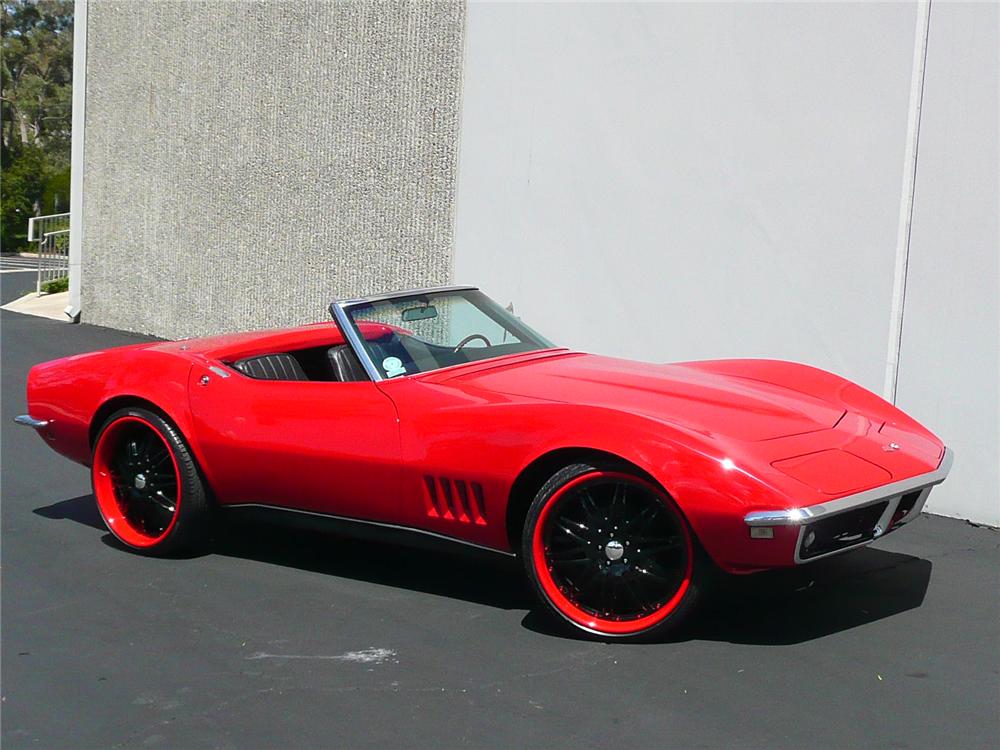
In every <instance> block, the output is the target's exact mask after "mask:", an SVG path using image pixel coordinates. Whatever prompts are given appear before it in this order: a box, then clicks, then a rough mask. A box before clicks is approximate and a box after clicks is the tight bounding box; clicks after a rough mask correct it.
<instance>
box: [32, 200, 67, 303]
mask: <svg viewBox="0 0 1000 750" xmlns="http://www.w3.org/2000/svg"><path fill="white" fill-rule="evenodd" d="M28 241H29V242H37V243H38V250H37V253H38V278H37V279H36V281H35V292H36V293H37V294H41V293H42V285H43V284H45V283H47V282H49V281H55V280H56V279H59V278H62V277H63V276H68V275H69V214H68V213H66V214H49V215H48V216H32V217H31V218H30V219H28Z"/></svg>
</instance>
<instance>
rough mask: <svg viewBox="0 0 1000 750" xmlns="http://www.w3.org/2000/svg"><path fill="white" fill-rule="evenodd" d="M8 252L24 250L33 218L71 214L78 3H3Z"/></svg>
mask: <svg viewBox="0 0 1000 750" xmlns="http://www.w3.org/2000/svg"><path fill="white" fill-rule="evenodd" d="M0 12H2V18H0V23H2V35H3V65H2V71H0V104H2V119H0V139H2V154H0V160H2V170H3V175H2V185H0V192H2V197H0V203H2V218H0V229H2V235H3V236H2V238H0V241H2V245H3V250H4V251H5V252H6V251H14V250H19V249H23V247H24V245H25V244H26V237H27V226H28V218H29V217H30V216H37V215H40V214H46V213H55V212H58V211H68V210H69V167H70V135H71V125H72V104H73V95H72V83H73V2H72V0H36V1H35V2H30V1H28V0H2V2H0Z"/></svg>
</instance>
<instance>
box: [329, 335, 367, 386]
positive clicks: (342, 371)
mask: <svg viewBox="0 0 1000 750" xmlns="http://www.w3.org/2000/svg"><path fill="white" fill-rule="evenodd" d="M326 357H327V359H328V360H330V369H331V370H332V371H333V378H334V380H339V381H340V382H341V383H351V382H355V381H358V380H368V373H366V372H365V368H364V367H362V366H361V362H359V361H358V356H357V355H356V354H355V353H354V350H353V349H351V347H349V346H348V345H347V344H341V345H340V346H331V347H330V348H329V349H327V352H326Z"/></svg>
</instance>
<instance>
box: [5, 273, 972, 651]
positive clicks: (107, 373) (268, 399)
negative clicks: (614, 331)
mask: <svg viewBox="0 0 1000 750" xmlns="http://www.w3.org/2000/svg"><path fill="white" fill-rule="evenodd" d="M330 310H331V312H332V315H333V318H334V322H333V323H332V324H331V323H325V324H322V323H321V324H313V325H306V326H302V327H300V328H293V329H288V330H279V331H258V332H254V333H245V334H237V335H226V336H218V337H214V338H204V339H197V340H185V341H174V342H162V343H147V344H139V345H136V346H126V347H122V348H117V349H109V350H106V351H100V352H94V353H91V354H83V355H80V356H74V357H67V358H65V359H60V360H56V361H53V362H46V363H44V364H40V365H37V366H35V367H33V368H32V370H31V372H30V374H29V376H28V384H27V397H28V408H29V412H30V413H29V415H25V416H22V417H18V418H17V421H18V422H20V423H22V424H26V425H29V426H31V427H34V428H35V429H36V430H37V431H38V433H39V435H41V437H42V438H43V439H44V440H45V442H47V443H48V444H49V445H50V446H51V447H52V448H53V449H54V450H56V451H58V452H59V453H61V454H63V455H64V456H66V457H68V458H70V459H72V460H74V461H77V462H79V463H81V464H84V465H86V466H89V467H90V468H91V474H92V478H93V490H94V496H95V498H96V501H97V506H98V508H99V510H100V513H101V516H102V517H103V519H104V522H105V523H106V524H107V527H108V529H109V530H110V531H111V533H112V534H114V536H115V537H117V538H118V539H119V540H120V541H121V542H122V544H124V545H126V546H127V547H130V548H132V549H134V550H137V551H142V552H146V553H151V554H170V553H175V552H178V551H180V550H182V549H184V548H187V547H190V546H191V545H194V544H196V543H198V542H199V540H201V539H202V538H203V537H204V535H205V532H206V529H207V528H208V527H209V519H210V517H211V516H212V514H213V512H220V513H221V512H222V511H226V512H230V511H232V510H233V509H238V508H243V509H257V510H267V511H273V512H276V513H279V514H282V515H286V514H287V515H295V516H296V517H300V518H305V519H313V520H321V521H326V520H333V521H340V522H341V523H342V524H344V525H348V526H352V527H355V528H362V527H365V528H370V527H373V526H374V527H377V528H379V529H382V530H389V531H396V532H398V531H401V530H405V531H409V532H415V533H417V534H421V535H430V536H433V537H438V538H443V539H446V540H452V541H456V542H462V543H464V544H468V545H473V546H476V547H481V548H486V549H489V550H494V551H497V552H501V553H507V554H519V555H520V556H521V557H522V558H523V560H524V563H525V568H526V570H527V574H528V576H529V578H530V580H531V582H532V584H533V587H534V589H535V590H536V592H537V594H538V596H539V598H540V599H541V601H542V602H543V603H544V604H545V605H546V606H547V607H549V608H550V609H551V610H552V611H553V612H554V613H556V614H557V615H559V616H561V617H562V618H564V619H565V620H566V621H568V622H569V623H572V625H574V626H576V627H577V628H580V629H581V630H584V631H587V632H589V633H593V634H597V635H599V636H601V637H637V636H644V637H648V636H651V635H659V634H662V633H663V632H664V631H666V630H667V629H669V628H672V627H674V626H675V625H676V624H677V623H678V622H680V621H681V620H682V619H683V618H684V616H685V615H686V614H687V613H688V612H690V611H691V609H692V606H693V604H694V602H695V600H696V599H697V596H698V592H699V588H702V587H703V581H704V580H705V576H706V574H708V573H710V572H711V571H712V570H713V569H722V570H724V571H727V572H729V573H749V572H753V571H760V570H765V569H769V568H777V567H782V566H793V565H799V564H802V563H807V562H810V561H813V560H818V559H820V558H823V557H826V556H828V555H833V554H837V553H841V552H844V551H846V550H850V549H854V548H855V547H859V546H861V545H865V544H868V543H870V542H871V541H873V540H875V539H877V538H879V537H881V536H882V535H884V534H887V533H890V532H892V531H894V530H896V529H897V528H899V527H900V526H901V525H903V524H905V523H906V522H907V521H910V520H911V519H912V518H914V517H915V516H916V515H917V514H918V513H919V512H920V510H921V507H922V506H923V504H924V501H925V500H926V499H927V495H928V493H929V492H930V490H931V487H933V486H934V485H936V484H938V483H940V482H941V481H943V480H944V478H945V477H946V475H947V473H948V470H949V468H950V466H951V461H952V455H951V452H950V451H949V450H948V449H947V448H945V446H944V445H943V444H942V443H941V441H940V440H938V439H937V438H936V437H935V436H934V435H933V434H931V433H930V432H929V431H927V430H926V429H924V428H923V427H922V426H920V425H919V424H917V422H915V421H914V420H913V419H911V418H909V417H908V416H906V414H904V413H903V412H901V411H900V410H899V409H896V408H895V407H894V406H892V405H891V404H889V403H887V402H885V401H883V400H882V399H881V398H879V397H877V396H875V395H873V394H872V393H870V392H868V391H866V390H864V389H863V388H861V387H859V386H857V385H854V384H853V383H850V382H848V381H846V380H844V379H843V378H840V377H838V376H836V375H831V374H830V373H827V372H823V371H821V370H817V369H814V368H812V367H807V366H804V365H799V364H793V363H790V362H779V361H771V360H718V361H709V362H686V363H680V364H665V365H657V364H645V363H641V362H632V361H627V360H622V359H613V358H609V357H601V356H596V355H593V354H584V353H581V352H576V351H570V350H567V349H564V348H560V347H557V346H555V345H553V344H552V343H550V342H549V341H548V340H546V339H545V338H544V337H542V336H540V335H539V334H538V333H536V332H535V331H533V330H532V329H531V328H529V327H528V326H526V325H525V324H524V323H522V322H521V321H520V320H519V319H518V318H516V317H515V316H514V315H513V314H511V313H509V312H508V311H506V310H504V309H503V308H501V307H500V306H499V305H497V304H496V303H495V302H493V301H491V300H490V299H489V298H488V297H486V296H485V295H484V294H482V293H481V292H479V291H478V290H476V289H475V288H474V287H446V288H436V289H422V290H414V291H408V292H400V293H396V294H386V295H380V296H375V297H368V298H365V299H357V300H350V301H344V302H335V303H333V304H332V305H331V306H330Z"/></svg>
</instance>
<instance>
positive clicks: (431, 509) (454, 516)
mask: <svg viewBox="0 0 1000 750" xmlns="http://www.w3.org/2000/svg"><path fill="white" fill-rule="evenodd" d="M424 492H425V495H424V503H425V505H426V506H427V515H428V516H430V517H431V518H444V519H445V520H448V521H458V522H460V523H474V524H477V525H478V526H485V525H486V503H484V502H483V486H482V485H481V484H479V482H466V481H465V480H464V479H448V478H447V477H432V476H430V475H424Z"/></svg>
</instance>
